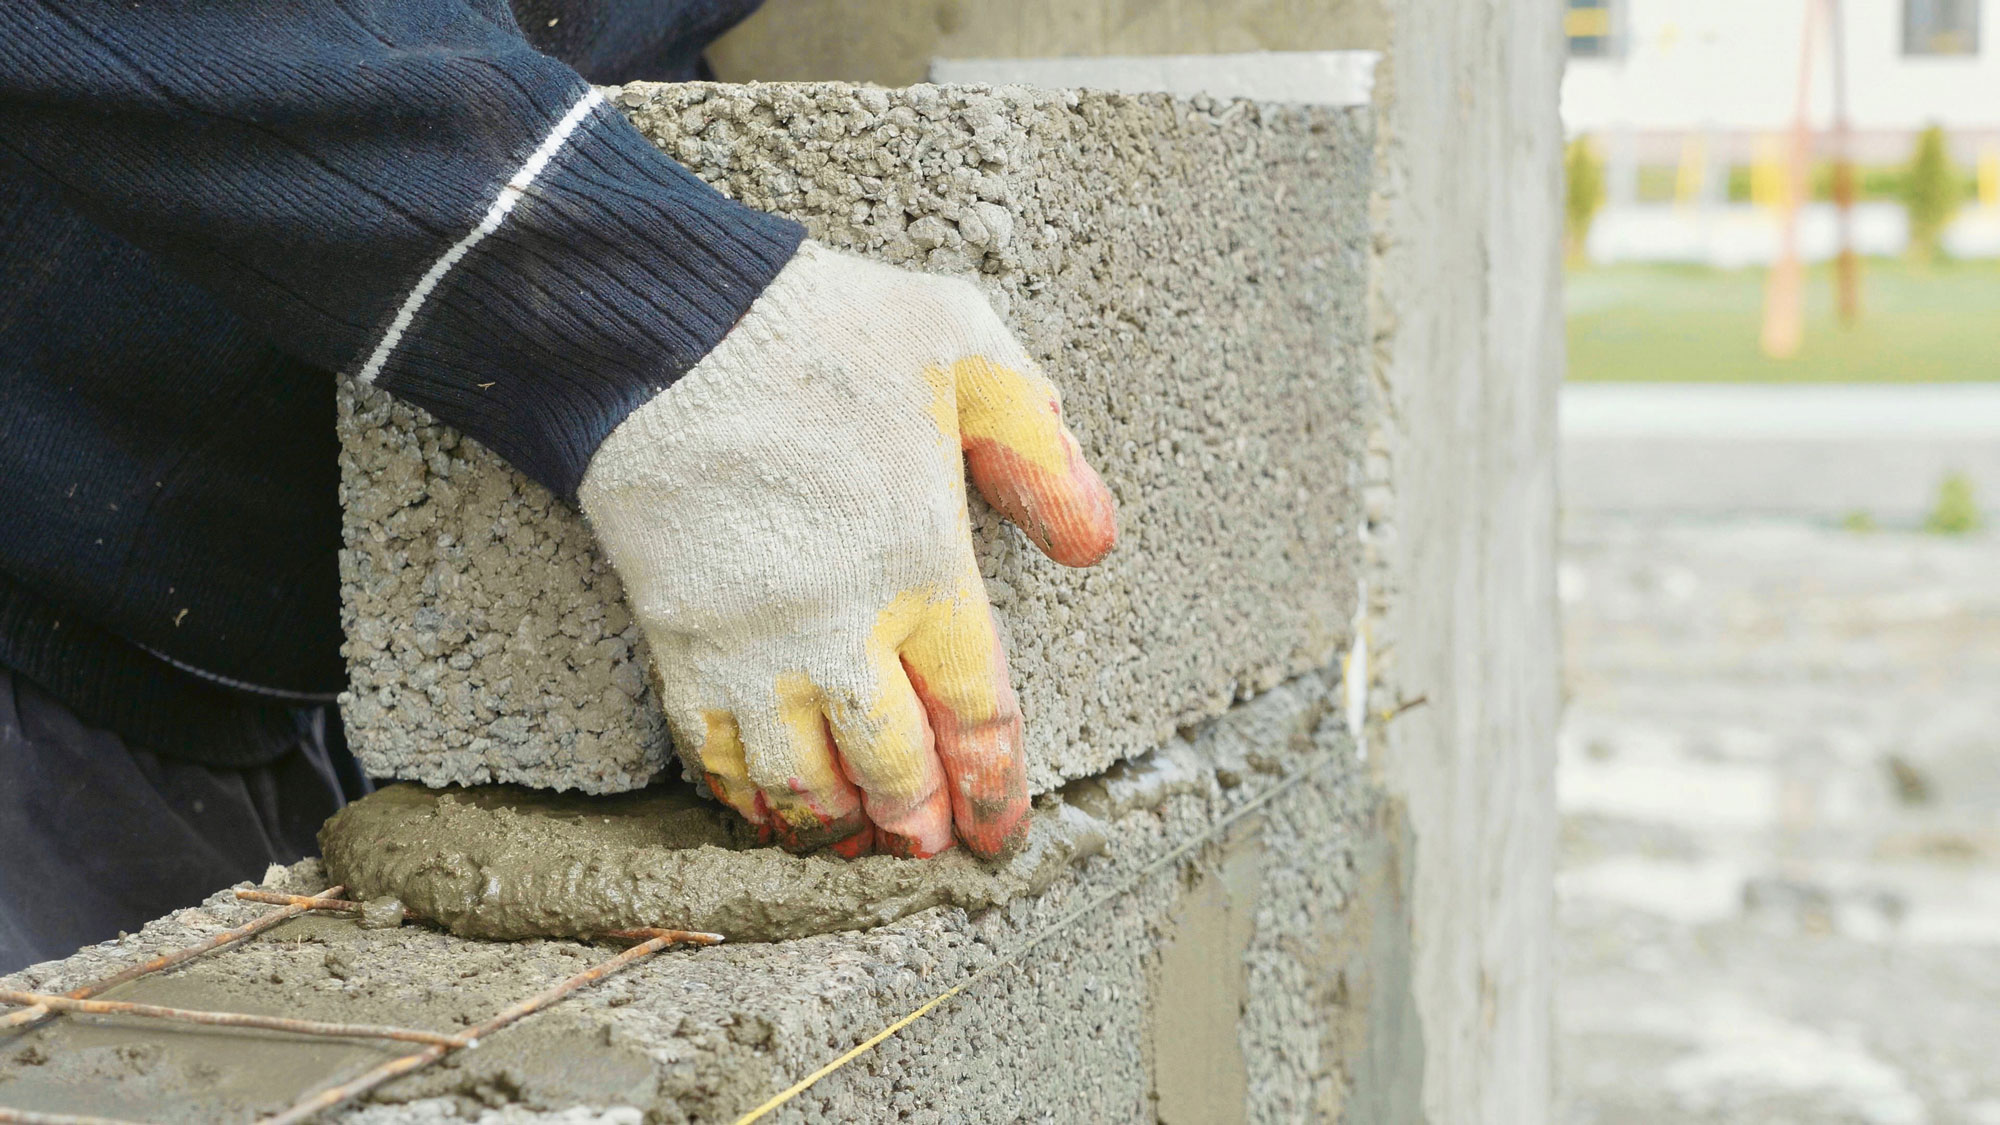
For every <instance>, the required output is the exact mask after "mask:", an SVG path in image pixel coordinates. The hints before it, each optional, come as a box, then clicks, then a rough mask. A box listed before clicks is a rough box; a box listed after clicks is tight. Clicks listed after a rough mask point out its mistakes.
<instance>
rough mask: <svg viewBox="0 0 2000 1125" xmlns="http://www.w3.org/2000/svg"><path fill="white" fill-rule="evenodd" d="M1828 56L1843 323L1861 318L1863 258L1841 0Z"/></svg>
mask: <svg viewBox="0 0 2000 1125" xmlns="http://www.w3.org/2000/svg"><path fill="white" fill-rule="evenodd" d="M1825 2H1826V16H1827V19H1826V30H1827V44H1828V47H1829V51H1828V54H1829V59H1828V62H1829V63H1830V64H1831V68H1832V71H1833V206H1834V216H1835V219H1834V221H1835V224H1836V229H1837V230H1838V231H1839V238H1840V243H1839V247H1840V251H1839V256H1838V257H1837V258H1836V259H1835V260H1834V292H1835V304H1836V307H1837V308H1838V309H1839V310H1840V323H1841V324H1843V325H1847V326H1849V327H1852V326H1853V325H1854V324H1855V323H1856V322H1857V321H1859V320H1860V319H1861V260H1860V258H1859V257H1857V256H1856V255H1855V253H1854V158H1853V154H1852V153H1850V152H1849V151H1848V136H1849V126H1848V119H1847V29H1846V27H1845V26H1844V25H1843V23H1842V12H1841V4H1840V0H1825Z"/></svg>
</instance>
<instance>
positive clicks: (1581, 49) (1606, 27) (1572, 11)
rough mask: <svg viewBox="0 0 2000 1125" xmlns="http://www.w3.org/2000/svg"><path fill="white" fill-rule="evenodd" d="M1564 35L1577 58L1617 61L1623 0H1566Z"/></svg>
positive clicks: (1572, 55)
mask: <svg viewBox="0 0 2000 1125" xmlns="http://www.w3.org/2000/svg"><path fill="white" fill-rule="evenodd" d="M1564 4H1565V5H1566V6H1565V8H1564V10H1563V34H1564V35H1567V36H1569V56H1570V57H1571V58H1573V59H1615V58H1617V57H1619V56H1620V55H1621V54H1623V53H1624V52H1622V51H1621V50H1619V45H1620V36H1619V35H1618V30H1619V28H1618V23H1619V19H1618V16H1619V12H1618V9H1619V8H1621V7H1623V6H1624V5H1623V4H1622V3H1621V2H1620V0H1564Z"/></svg>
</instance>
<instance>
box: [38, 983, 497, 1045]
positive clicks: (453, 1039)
mask: <svg viewBox="0 0 2000 1125" xmlns="http://www.w3.org/2000/svg"><path fill="white" fill-rule="evenodd" d="M0 1004H35V1005H40V1006H42V1007H46V1008H50V1009H53V1010H55V1011H58V1012H85V1013H88V1014H90V1015H96V1016H144V1017H146V1018H148V1019H157V1020H169V1021H172V1022H174V1023H198V1024H205V1025H207V1026H209V1027H256V1028H262V1029H264V1030H265V1031H289V1032H294V1033H296V1034H299V1035H325V1036H331V1037H333V1038H337V1039H399V1040H402V1041H403V1042H406V1043H429V1044H433V1045H437V1046H446V1047H464V1046H467V1045H469V1042H470V1041H469V1040H466V1039H464V1038H463V1037H461V1036H457V1035H444V1034H441V1033H439V1032H435V1031H419V1030H417V1029H415V1028H408V1027H386V1026H383V1025H380V1024H369V1023H326V1022H323V1021H321V1020H298V1019H291V1018H289V1017H286V1016H258V1015H251V1014H249V1013H247V1012H211V1011H205V1010H201V1009H196V1008H167V1007H162V1006H161V1005H158V1004H129V1003H126V1002H125V1001H123V1000H75V999H71V998H70V997H68V996H50V995H47V994H45V993H40V992H11V991H8V990H5V989H0Z"/></svg>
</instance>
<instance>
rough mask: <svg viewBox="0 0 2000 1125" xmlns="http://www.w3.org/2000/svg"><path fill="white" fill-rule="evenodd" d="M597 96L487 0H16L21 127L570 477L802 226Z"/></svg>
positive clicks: (61, 178) (9, 46)
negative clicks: (725, 193) (667, 148)
mask: <svg viewBox="0 0 2000 1125" xmlns="http://www.w3.org/2000/svg"><path fill="white" fill-rule="evenodd" d="M588 98H589V86H588V84H587V83H585V82H584V81H583V79H582V78H581V77H580V76H578V75H577V74H576V73H575V72H574V71H573V70H570V69H569V68H568V67H566V66H564V65H563V64H561V63H559V62H556V61H555V60H553V59H550V58H547V57H545V56H543V55H540V54H538V53H536V52H535V51H534V50H533V49H532V48H531V47H529V46H528V44H527V43H526V42H525V41H524V40H523V39H522V37H521V35H520V33H519V31H518V30H517V29H516V28H515V27H514V24H513V22H512V18H511V16H510V15H509V14H508V12H507V10H506V8H505V6H504V5H502V4H495V3H486V2H483V0H404V2H401V3H396V4H363V3H361V2H359V0H347V2H344V3H342V2H333V0H147V2H146V3H144V4H138V5H133V4H129V3H120V2H111V0H63V2H60V3H58V2H55V0H9V2H8V3H4V4H0V146H4V147H6V148H7V149H9V150H11V152H12V153H13V154H15V155H16V156H18V157H20V158H21V159H23V160H25V161H26V162H28V163H29V164H31V165H32V166H34V167H35V168H36V169H38V170H39V171H40V173H41V174H42V175H44V176H46V177H47V178H49V179H50V180H53V181H54V182H55V183H57V184H58V185H60V187H61V188H62V189H63V191H64V192H65V197H66V199H67V200H68V201H69V202H70V203H71V204H72V205H73V206H75V207H77V208H79V209H80V210H82V211H83V212H84V213H86V214H88V215H90V216H91V217H92V218H93V219H95V220H96V221H97V222H99V223H101V224H102V225H104V226H105V227H107V228H109V229H111V230H113V231H115V232H117V233H118V234H119V235H121V236H122V237H124V238H126V239H128V240H130V241H131V242H133V243H135V244H137V245H139V246H140V247H142V248H144V249H146V250H149V251H151V252H153V253H154V254H156V255H158V256H159V257H160V258H161V259H162V260H164V261H165V262H166V263H167V264H168V265H169V267H170V268H172V269H173V270H175V271H176V272H178V273H180V274H181V275H182V276H184V277H187V278H189V279H191V280H193V281H195V282H196V283H198V284H199V285H201V286H202V287H204V288H206V289H208V290H209V291H210V292H212V293H214V294H215V295H216V296H217V298H218V299H219V300H220V301H221V302H222V303H223V304H224V305H225V306H227V307H228V308H230V309H231V310H232V311H234V312H236V313H237V314H238V315H240V316H242V317H243V318H244V319H245V320H246V321H247V322H248V323H249V324H250V325H251V326H252V327H253V328H254V329H255V330H257V331H259V332H262V333H264V334H265V335H266V336H267V337H269V338H270V339H271V340H273V341H274V342H276V343H277V344H278V345H279V346H281V347H283V348H285V349H286V350H288V351H290V352H292V353H293V354H295V355H297V356H298V357H300V358H302V359H304V360H306V361H307V362H310V363H312V364H314V365H316V366H320V367H323V368H326V369H330V370H339V371H346V372H350V373H357V374H358V373H363V372H365V373H366V374H367V375H368V376H369V377H371V378H372V379H374V380H375V381H376V382H377V383H378V384H379V385H381V386H383V387H385V388H387V389H388V390H390V391H392V392H394V393H397V394H399V395H402V396H404V397H406V398H408V399H409V400H410V401H412V402H415V403H417V404H418V405H421V406H423V407H425V408H427V409H429V410H430V411H431V412H432V413H434V414H436V415H437V416H438V417H439V418H441V419H443V420H444V421H446V422H449V423H451V424H453V425H455V426H457V427H459V428H460V429H462V430H464V431H465V432H467V433H469V434H471V435H472V436H474V437H476V438H478V439H480V440H481V441H483V442H485V443H486V444H487V445H489V446H490V447H492V448H493V449H494V450H495V451H496V452H498V453H500V454H501V455H502V456H504V457H506V458H508V459H509V460H510V461H511V462H513V463H514V464H515V465H516V466H517V467H519V468H520V469H522V470H523V471H525V472H527V473H529V474H530V475H532V476H534V477H535V478H537V479H539V480H541V481H542V482H543V483H545V484H547V485H548V486H549V487H551V488H552V489H554V490H555V491H556V492H558V493H559V494H562V495H565V496H567V495H571V494H573V492H574V489H575V486H576V482H577V481H578V480H579V479H580V478H581V475H582V472H583V469H584V467H585V466H586V465H587V464H588V461H589V457H590V454H591V452H592V451H594V450H595V448H596V445H597V442H598V441H599V440H600V439H601V438H602V437H603V435H604V434H606V433H608V432H609V431H610V429H611V428H612V427H614V426H616V425H617V423H618V422H619V421H620V420H622V419H623V417H624V415H625V414H626V413H627V412H629V411H630V410H631V409H632V408H633V407H634V406H636V405H637V404H638V403H639V402H642V401H644V400H645V399H646V398H649V397H651V395H652V394H654V393H656V392H657V391H658V390H659V389H660V388H663V387H665V386H666V385H668V384H669V383H671V382H672V381H673V380H674V379H675V378H677V377H678V376H679V375H680V374H682V373H684V372H685V371H686V370H687V369H688V368H689V367H690V366H692V365H693V364H694V362H695V361H696V360H698V359H699V358H700V357H701V356H702V355H703V354H704V353H705V352H706V351H707V350H708V349H709V348H711V347H713V346H714V344H715V343H716V342H718V341H719V340H720V339H721V337H722V336H723V334H725V333H726V332H727V331H728V330H729V327H730V326H731V325H732V324H733V323H734V322H735V320H736V319H737V317H739V316H740V315H741V314H742V313H743V311H744V310H745V309H747V308H748V307H749V305H750V302H751V301H753V300H754V299H755V298H756V296H757V294H758V293H759V292H760V291H761V290H762V288H763V286H764V284H765V283H766V282H768V281H769V280H770V278H771V277H773V276H775V274H776V273H777V271H778V270H779V269H780V268H781V267H782V266H783V265H784V263H785V262H786V261H787V260H788V259H789V258H790V256H791V254H792V252H793V251H794V250H795V249H796V247H797V245H798V242H799V241H800V239H801V238H802V237H803V232H802V231H801V230H799V229H798V228H797V227H796V226H795V225H794V224H791V223H789V222H787V221H785V220H781V219H777V218H775V217H772V216H768V215H763V214H760V213H758V212H754V211H751V210H749V209H747V208H744V207H741V206H739V205H737V204H735V203H733V202H731V201H729V200H728V199H726V198H724V197H722V196H721V195H720V194H718V193H716V192H715V191H713V190H712V189H710V188H708V187H707V186H706V185H704V184H702V183H700V182H699V181H698V180H696V179H695V178H694V177H693V176H691V175H690V174H688V173H687V172H686V171H685V170H684V169H682V168H681V167H679V166H678V165H676V164H674V163H673V162H672V161H671V160H669V159H668V158H666V157H665V156H664V155H662V154H661V153H659V152H658V151H657V150H655V149H654V148H653V147H652V146H651V145H650V144H648V143H647V142H646V141H645V139H644V138H643V137H641V136H639V134H638V133H637V131H636V130H634V129H633V128H632V127H631V126H630V124H628V123H627V122H626V121H624V119H623V118H622V117H620V116H619V115H618V114H617V113H615V112H614V111H612V110H610V109H609V108H607V107H604V106H602V105H591V104H589V103H588V102H587V101H586V99H588ZM566 121H567V125H568V131H567V132H564V133H562V134H561V135H560V137H559V138H558V137H557V136H556V134H557V133H558V131H559V129H561V128H562V127H563V126H564V125H565V123H566ZM556 140H559V141H560V143H556V144H553V147H551V146H552V142H553V141H556ZM538 156H540V157H541V158H542V159H541V163H540V164H539V165H538V166H537V165H535V164H534V161H535V159H536V158H537V157H538ZM530 170H532V171H533V173H534V174H533V176H532V177H531V178H528V179H524V172H526V171H530ZM510 183H513V184H515V185H516V187H515V188H512V189H510V187H509V185H510ZM523 184H525V186H521V185H523ZM510 191H511V192H512V196H511V198H510V197H509V194H508V193H509V192H510ZM502 200H506V201H507V206H506V207H505V208H504V209H502V211H501V213H500V215H499V216H498V219H497V221H495V211H496V202H497V201H502ZM489 226H490V229H484V228H487V227H489ZM454 255H455V256H454ZM413 296H414V299H413Z"/></svg>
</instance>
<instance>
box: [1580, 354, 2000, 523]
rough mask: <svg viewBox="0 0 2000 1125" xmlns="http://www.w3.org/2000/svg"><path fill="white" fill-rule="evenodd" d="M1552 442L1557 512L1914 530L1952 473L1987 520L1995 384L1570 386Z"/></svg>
mask: <svg viewBox="0 0 2000 1125" xmlns="http://www.w3.org/2000/svg"><path fill="white" fill-rule="evenodd" d="M1562 433H1563V445H1562V460H1563V466H1562V468H1563V494H1564V506H1565V507H1566V508H1567V509H1568V510H1571V511H1585V512H1626V513H1636V514H1646V515H1670V516H1699V517H1707V516H1711V515H1714V514H1717V513H1758V514H1766V515H1781V514H1801V515H1807V516H1811V517H1814V518H1818V519H1824V520H1830V521H1831V520H1838V519H1839V518H1840V517H1842V516H1845V515H1847V514H1848V513H1850V512H1868V513H1869V514H1870V515H1872V516H1873V517H1874V518H1875V519H1876V520H1878V521H1880V522H1882V523H1884V524H1897V523H1901V524H1906V525H1910V526H1915V525H1916V524H1918V523H1920V522H1921V518H1922V515H1923V513H1924V512H1925V511H1927V510H1928V509H1929V508H1930V506H1931V504H1932V503H1933V501H1934V499H1935V497H1936V495H1937V490H1938V484H1939V482H1940V481H1941V480H1942V479H1943V478H1944V477H1945V475H1946V474H1948V473H1963V474H1965V475H1967V476H1969V477H1970V478H1972V481H1973V483H1974V486H1975V489H1976V492H1977V494H1978V495H1979V496H1980V497H1981V498H1982V503H1983V504H1984V505H1985V507H1986V509H1987V511H1988V512H1989V514H1992V515H1994V516H1996V517H2000V383H1959V384H1904V385H1868V386H1844V385H1808V386H1761V385H1740V384H1714V385H1709V384H1700V383H1670V384H1653V383H1627V384H1619V383H1573V384H1570V385H1569V386H1567V387H1565V388H1564V389H1563V397H1562Z"/></svg>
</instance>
